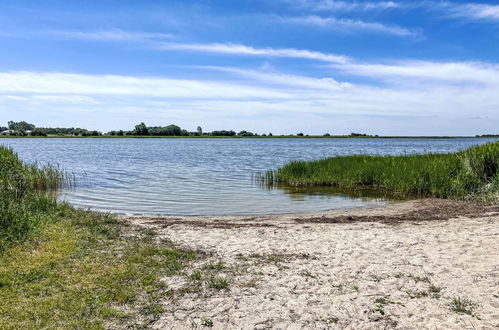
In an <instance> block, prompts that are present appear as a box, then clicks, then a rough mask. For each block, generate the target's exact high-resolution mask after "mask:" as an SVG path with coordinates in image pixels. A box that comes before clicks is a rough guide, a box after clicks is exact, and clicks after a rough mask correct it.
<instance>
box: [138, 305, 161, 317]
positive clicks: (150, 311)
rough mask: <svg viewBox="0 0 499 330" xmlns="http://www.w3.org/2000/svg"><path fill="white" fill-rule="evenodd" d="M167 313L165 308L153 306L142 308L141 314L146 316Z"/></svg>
mask: <svg viewBox="0 0 499 330" xmlns="http://www.w3.org/2000/svg"><path fill="white" fill-rule="evenodd" d="M164 311H165V309H164V307H163V306H161V305H158V304H151V305H146V306H144V307H142V309H141V310H140V313H141V314H142V315H144V316H149V315H157V314H161V313H163V312H164Z"/></svg>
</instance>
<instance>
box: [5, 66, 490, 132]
mask: <svg viewBox="0 0 499 330" xmlns="http://www.w3.org/2000/svg"><path fill="white" fill-rule="evenodd" d="M204 69H207V70H218V71H222V72H224V73H227V75H225V76H223V77H218V78H215V77H212V78H211V79H207V80H197V79H172V78H168V77H133V76H125V75H91V74H68V73H60V72H3V73H0V114H11V113H12V109H16V112H19V111H24V112H25V113H26V114H28V113H29V111H31V110H30V109H43V111H46V112H47V113H48V112H50V111H53V110H51V109H57V115H58V117H57V118H60V117H59V115H60V116H74V114H75V113H90V112H92V113H99V116H100V117H99V118H101V119H102V120H101V121H102V123H103V124H102V129H115V128H119V126H118V123H117V122H116V118H122V116H121V115H122V114H126V118H125V119H126V120H128V121H127V122H126V123H124V122H123V123H121V125H130V124H131V123H133V122H138V121H139V120H144V116H145V115H146V114H149V115H150V116H151V118H153V117H154V118H165V120H173V119H175V120H178V123H179V124H184V123H185V124H184V125H189V123H190V121H191V120H192V118H197V119H198V120H202V121H203V123H206V124H205V125H208V126H207V127H210V128H211V129H221V128H224V126H225V127H229V126H230V127H232V128H238V129H239V128H240V129H253V130H261V129H265V130H267V131H268V130H271V131H272V132H277V133H286V132H289V130H290V129H291V130H293V129H294V130H296V129H300V127H301V128H303V123H304V118H309V119H307V120H308V124H310V125H312V126H311V127H313V131H312V132H310V133H314V132H315V133H320V131H321V130H326V129H327V128H328V126H330V125H331V118H333V117H334V123H335V127H339V126H338V125H340V123H341V124H344V125H345V127H348V128H347V129H350V128H351V127H359V126H358V125H361V124H359V122H358V121H355V120H354V118H356V117H355V116H357V118H358V116H363V118H364V120H363V121H362V123H364V124H365V125H366V126H362V127H364V128H365V129H369V128H370V127H371V129H372V128H373V127H372V125H373V122H374V121H376V123H377V125H381V126H380V127H388V126H390V125H391V126H390V127H393V129H391V130H390V132H391V133H392V134H424V133H426V132H428V133H429V134H431V133H435V132H437V131H438V132H440V133H442V130H444V131H445V132H446V134H465V132H466V134H478V133H480V131H477V128H479V127H482V128H483V127H490V128H493V123H494V122H495V123H497V120H499V117H498V113H497V107H498V106H499V96H498V94H497V90H498V88H499V81H498V78H497V77H499V68H498V67H497V66H496V65H495V64H489V63H478V62H474V63H452V62H449V63H440V62H415V61H407V62H404V63H401V62H398V63H391V64H377V63H367V64H359V63H355V62H352V63H344V64H337V65H335V68H334V70H331V71H330V72H329V74H326V76H325V77H322V78H318V77H312V76H302V75H293V74H286V73H281V72H278V71H270V72H269V71H267V70H247V69H240V68H233V67H204ZM335 70H343V71H344V72H348V73H350V74H352V75H359V76H363V77H370V78H373V79H374V80H375V81H376V82H379V81H385V82H386V83H384V84H378V83H376V82H364V83H351V82H348V81H338V80H336V79H335V77H334V76H335ZM234 75H235V76H240V77H243V78H244V79H242V80H241V79H237V77H234ZM392 78H393V81H392V80H391V79H392ZM419 79H422V80H424V81H425V82H428V83H416V84H411V83H410V82H412V81H414V80H419ZM456 81H457V82H459V83H458V84H456V83H455V82H456ZM404 82H408V83H404ZM477 82H478V83H479V84H477ZM61 109H63V110H61ZM470 109H473V113H474V114H475V115H476V116H475V117H479V118H481V119H476V121H477V123H476V125H475V126H474V128H473V130H470V129H469V128H468V127H467V123H468V121H467V120H463V118H467V117H469V114H470ZM64 111H67V114H65V115H64V114H62V113H61V112H64ZM117 114H120V116H117ZM186 114H188V117H186ZM262 116H264V118H263V119H262ZM265 116H272V118H273V121H267V120H265V118H266V117H265ZM365 116H367V117H369V118H377V119H376V120H374V119H373V120H365V118H366V117H365ZM68 118H69V117H68ZM172 118H173V119H172ZM228 118H238V119H237V120H236V119H234V121H230V119H228ZM241 118H246V119H247V120H248V121H247V122H246V121H244V120H245V119H241ZM348 118H350V119H351V121H350V119H348ZM383 118H384V119H383ZM393 118H405V119H404V120H402V119H400V121H398V122H397V124H396V125H400V126H394V124H393V123H394V120H395V119H393ZM407 118H411V119H410V120H407ZM125 119H123V118H122V119H120V120H125ZM146 119H147V118H146ZM67 120H68V121H69V122H70V119H67ZM276 120H277V121H278V122H279V125H275V121H276ZM416 121H417V126H415V125H416V124H415V123H416ZM251 122H253V124H251ZM284 122H286V123H288V124H289V125H288V126H285V128H281V129H279V127H283V126H282V123H284ZM105 123H108V124H105ZM109 123H113V124H112V125H114V124H116V127H114V126H112V127H111V126H107V125H110V124H109ZM255 123H257V124H255ZM272 123H274V124H272ZM390 123H391V124H390ZM243 125H248V126H244V127H243ZM251 125H257V126H251ZM266 125H267V126H266ZM272 125H274V126H272ZM292 125H295V126H292ZM362 125H363V124H362ZM404 125H405V126H404ZM446 125H447V126H446ZM459 125H460V126H459ZM487 125H488V126H487ZM444 126H445V127H446V128H443V127H444ZM432 127H433V128H435V129H434V130H433V131H432ZM437 127H438V128H437ZM97 128H100V127H97ZM346 133H348V131H347V132H346Z"/></svg>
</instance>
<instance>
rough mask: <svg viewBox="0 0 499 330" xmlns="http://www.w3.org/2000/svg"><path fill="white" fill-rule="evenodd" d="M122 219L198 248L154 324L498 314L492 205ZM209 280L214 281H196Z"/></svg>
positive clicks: (387, 322)
mask: <svg viewBox="0 0 499 330" xmlns="http://www.w3.org/2000/svg"><path fill="white" fill-rule="evenodd" d="M124 218H125V219H127V220H128V221H129V223H131V224H133V225H136V226H138V227H139V228H142V229H143V230H146V231H149V232H151V234H152V235H154V237H156V239H157V240H158V241H162V242H168V244H172V245H173V246H177V247H179V248H181V249H186V250H194V251H198V253H199V255H202V256H204V257H203V258H201V260H199V261H197V262H196V263H194V264H193V265H191V266H190V269H189V270H187V271H186V275H184V276H176V277H173V278H164V281H165V283H166V285H167V286H168V287H169V288H170V289H171V291H172V296H171V297H169V298H166V299H163V301H162V305H163V307H164V309H165V311H166V312H165V313H163V314H161V315H159V316H158V319H157V320H156V321H155V322H154V323H153V324H152V327H153V328H172V329H173V328H192V327H194V328H196V327H198V326H199V327H200V325H201V324H202V323H203V322H208V321H209V322H208V323H210V322H211V324H212V325H213V327H214V328H215V329H228V328H240V329H267V328H288V327H292V328H293V329H294V328H296V329H300V328H303V329H305V328H311V327H312V328H322V329H328V328H351V329H354V328H367V329H371V328H372V329H374V328H376V329H377V328H384V327H385V328H404V329H417V328H428V327H433V328H434V327H442V328H452V329H454V328H455V329H459V328H463V327H470V326H471V325H472V327H476V328H493V327H496V326H497V323H498V322H497V320H499V302H498V301H497V299H498V297H497V294H499V292H496V291H497V283H499V260H497V249H498V248H499V242H498V237H499V226H498V225H499V207H497V206H478V205H476V204H473V203H467V202H458V201H451V200H438V199H423V200H412V201H407V202H401V203H395V204H389V205H386V206H369V207H365V208H357V209H349V210H332V211H327V212H313V213H299V214H296V213H291V214H281V215H264V216H249V217H248V216H224V217H216V216H215V217H213V216H210V217H192V216H191V217H171V216H170V217H140V216H134V217H124ZM217 265H218V266H217ZM213 278H216V279H218V280H219V281H220V283H224V285H223V286H220V287H218V288H213V287H210V286H208V287H206V286H205V285H204V284H203V283H210V282H209V281H211V279H213ZM456 304H458V305H459V304H461V305H462V306H461V305H459V306H457V307H462V309H456Z"/></svg>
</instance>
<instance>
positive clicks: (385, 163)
mask: <svg viewBox="0 0 499 330" xmlns="http://www.w3.org/2000/svg"><path fill="white" fill-rule="evenodd" d="M259 180H260V181H261V182H263V183H264V184H266V185H269V186H275V185H285V186H286V185H287V186H332V187H337V188H342V189H350V190H361V189H370V190H373V189H374V190H380V191H386V192H387V193H389V194H390V195H392V196H396V197H400V198H407V197H439V198H457V199H464V198H469V197H476V196H485V195H487V196H491V195H497V192H499V142H496V143H488V144H485V145H480V146H475V147H472V148H469V149H467V150H464V151H461V152H457V153H449V154H423V155H403V156H369V155H354V156H341V157H333V158H327V159H322V160H318V161H310V162H307V161H293V162H291V163H289V164H287V165H285V166H283V167H282V168H279V169H278V170H277V171H269V172H267V173H263V174H261V175H260V178H259Z"/></svg>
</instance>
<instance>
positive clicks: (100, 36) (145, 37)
mask: <svg viewBox="0 0 499 330" xmlns="http://www.w3.org/2000/svg"><path fill="white" fill-rule="evenodd" d="M43 34H49V35H54V36H59V37H63V38H68V39H78V40H92V41H151V40H164V39H171V38H173V37H174V36H173V35H171V34H167V33H149V32H131V31H123V30H120V29H111V30H98V31H60V30H57V31H45V32H43Z"/></svg>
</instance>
